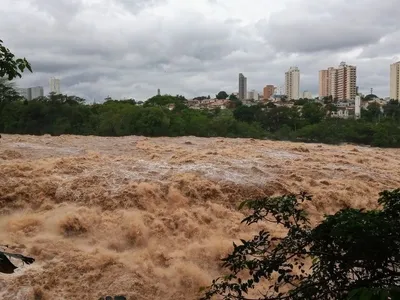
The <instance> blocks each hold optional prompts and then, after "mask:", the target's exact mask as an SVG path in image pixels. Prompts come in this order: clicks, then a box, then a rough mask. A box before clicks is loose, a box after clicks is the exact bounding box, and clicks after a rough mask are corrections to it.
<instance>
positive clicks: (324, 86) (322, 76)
mask: <svg viewBox="0 0 400 300" xmlns="http://www.w3.org/2000/svg"><path fill="white" fill-rule="evenodd" d="M329 94H330V88H329V71H328V70H321V71H319V89H318V95H319V97H320V98H324V97H328V96H329Z"/></svg>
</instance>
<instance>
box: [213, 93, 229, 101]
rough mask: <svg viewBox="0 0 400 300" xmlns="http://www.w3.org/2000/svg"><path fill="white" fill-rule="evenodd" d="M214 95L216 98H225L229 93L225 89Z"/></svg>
mask: <svg viewBox="0 0 400 300" xmlns="http://www.w3.org/2000/svg"><path fill="white" fill-rule="evenodd" d="M215 97H216V98H217V99H226V98H228V97H229V95H228V94H227V93H226V92H225V91H220V92H219V93H218V94H217V95H216V96H215Z"/></svg>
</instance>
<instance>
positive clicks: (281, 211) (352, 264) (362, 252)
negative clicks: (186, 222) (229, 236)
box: [202, 189, 400, 300]
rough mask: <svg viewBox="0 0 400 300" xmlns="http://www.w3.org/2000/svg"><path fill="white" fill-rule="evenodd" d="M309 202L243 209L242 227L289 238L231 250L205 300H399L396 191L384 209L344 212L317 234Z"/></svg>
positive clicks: (278, 200) (387, 195)
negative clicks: (261, 226) (278, 230)
mask: <svg viewBox="0 0 400 300" xmlns="http://www.w3.org/2000/svg"><path fill="white" fill-rule="evenodd" d="M311 200H312V197H311V196H310V195H308V194H306V193H301V194H300V195H293V194H291V195H284V196H281V197H268V198H264V199H257V200H249V201H244V202H243V203H242V204H241V206H240V207H247V208H249V209H250V210H251V211H252V213H251V214H250V215H249V216H248V217H246V218H245V219H244V220H243V221H242V222H243V223H246V224H247V225H251V224H254V223H258V222H260V221H264V222H272V223H276V224H277V225H278V226H280V227H282V228H283V229H285V232H286V235H285V236H283V237H276V236H274V235H272V234H271V233H270V232H268V231H266V230H261V231H260V232H259V233H258V234H257V235H255V236H254V237H253V238H252V239H251V240H241V241H240V243H239V244H236V243H234V244H233V246H234V249H233V251H232V252H231V253H230V254H229V255H228V256H226V257H225V258H224V259H223V260H222V261H223V267H224V268H226V269H227V273H228V274H226V275H225V276H223V277H220V278H217V279H216V280H214V281H213V282H212V284H211V286H210V287H208V288H207V289H206V291H205V293H204V296H203V297H202V300H206V299H212V297H213V296H214V295H218V296H219V298H218V299H241V300H245V299H259V300H284V299H285V300H300V299H310V300H317V299H318V300H320V299H322V300H324V299H326V300H328V299H336V300H346V299H349V300H350V299H354V300H356V299H360V300H361V299H376V300H378V299H400V298H399V297H400V288H399V285H400V247H399V244H400V232H399V230H398V229H399V228H400V189H396V190H393V191H383V192H382V193H380V198H379V199H378V203H379V204H380V206H381V207H382V208H381V209H374V210H365V209H352V208H346V209H342V210H340V211H338V212H337V213H336V214H334V215H328V216H325V219H324V220H323V221H322V223H320V224H319V225H317V226H316V227H311V226H310V222H309V219H308V217H307V213H306V211H305V210H304V209H303V208H302V203H303V202H305V201H311ZM389 297H391V298H389Z"/></svg>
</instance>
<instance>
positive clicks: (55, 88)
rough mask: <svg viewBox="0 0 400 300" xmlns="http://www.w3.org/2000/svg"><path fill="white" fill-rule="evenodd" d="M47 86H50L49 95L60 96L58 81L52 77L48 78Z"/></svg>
mask: <svg viewBox="0 0 400 300" xmlns="http://www.w3.org/2000/svg"><path fill="white" fill-rule="evenodd" d="M49 86H50V93H55V94H57V95H58V94H61V90H60V79H58V78H54V77H52V78H50V80H49Z"/></svg>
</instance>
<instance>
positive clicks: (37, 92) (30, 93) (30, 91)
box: [17, 86, 44, 100]
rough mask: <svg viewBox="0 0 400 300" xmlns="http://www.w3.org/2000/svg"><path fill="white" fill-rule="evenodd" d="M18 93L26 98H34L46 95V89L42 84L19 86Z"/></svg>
mask: <svg viewBox="0 0 400 300" xmlns="http://www.w3.org/2000/svg"><path fill="white" fill-rule="evenodd" d="M17 91H18V93H19V94H20V95H21V96H22V97H24V98H25V99H26V100H33V99H36V98H38V97H43V96H44V90H43V87H42V86H35V87H30V88H26V89H24V88H19V89H17Z"/></svg>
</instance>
